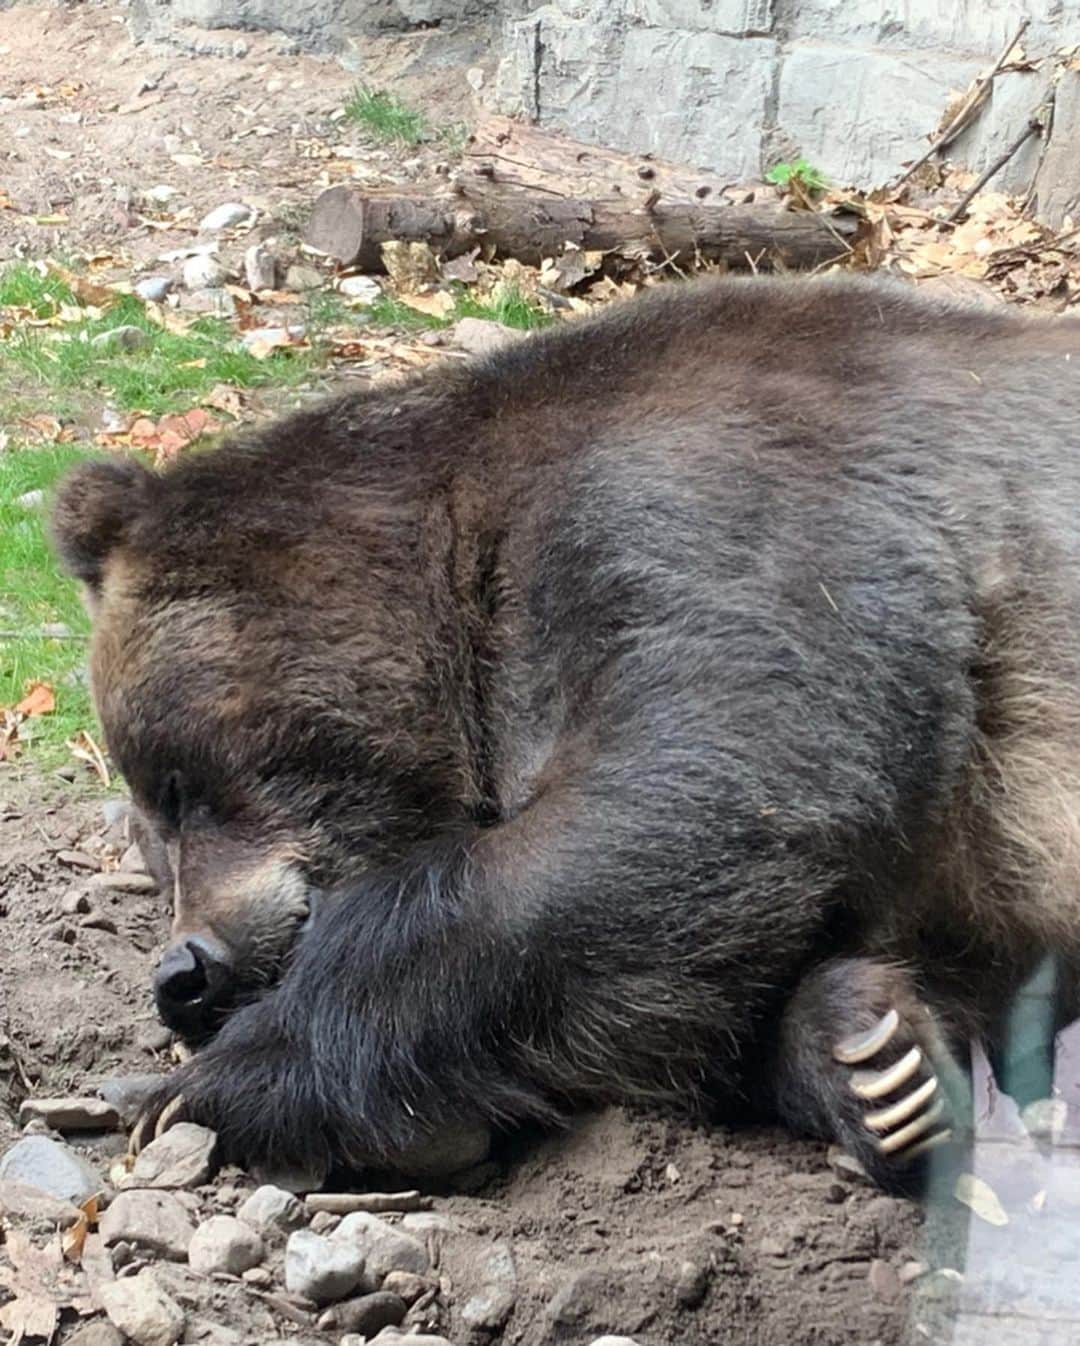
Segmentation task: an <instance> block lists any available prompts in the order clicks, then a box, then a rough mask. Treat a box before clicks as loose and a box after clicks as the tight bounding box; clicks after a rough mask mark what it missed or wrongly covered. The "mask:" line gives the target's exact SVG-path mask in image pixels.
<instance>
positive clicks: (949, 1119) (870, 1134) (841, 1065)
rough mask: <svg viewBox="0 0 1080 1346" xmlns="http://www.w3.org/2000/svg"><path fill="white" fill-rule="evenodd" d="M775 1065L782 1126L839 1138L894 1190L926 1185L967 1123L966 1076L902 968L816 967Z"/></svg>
mask: <svg viewBox="0 0 1080 1346" xmlns="http://www.w3.org/2000/svg"><path fill="white" fill-rule="evenodd" d="M773 1069H774V1080H775V1088H776V1101H777V1108H778V1111H779V1113H780V1116H781V1118H782V1119H783V1120H784V1122H786V1123H787V1125H789V1126H790V1127H791V1128H792V1129H793V1130H796V1131H800V1132H803V1133H809V1134H812V1135H818V1136H822V1137H825V1138H829V1139H835V1140H836V1141H838V1142H839V1143H840V1144H841V1145H842V1146H843V1147H844V1148H845V1149H846V1150H847V1151H848V1152H849V1153H850V1154H851V1155H853V1156H854V1157H855V1158H857V1159H858V1160H859V1161H860V1162H861V1163H862V1164H863V1166H864V1167H865V1168H866V1169H867V1171H868V1172H869V1173H870V1175H871V1177H873V1178H874V1179H875V1180H876V1181H877V1182H878V1183H880V1184H881V1185H882V1186H883V1187H886V1188H890V1189H893V1190H913V1189H915V1188H917V1187H919V1186H920V1185H921V1183H922V1182H923V1181H924V1179H925V1176H926V1172H927V1168H928V1161H929V1159H930V1157H931V1156H933V1155H935V1154H938V1153H940V1152H942V1151H943V1150H945V1149H951V1148H954V1147H955V1143H956V1141H957V1140H958V1139H959V1136H960V1134H961V1132H962V1131H963V1130H964V1129H965V1126H966V1118H965V1113H966V1112H967V1107H968V1105H967V1101H966V1100H967V1095H968V1093H969V1090H968V1088H967V1085H966V1075H965V1072H963V1071H962V1070H961V1069H960V1067H959V1066H958V1064H957V1062H956V1059H955V1057H954V1056H953V1054H952V1051H951V1050H950V1047H949V1045H948V1043H947V1037H946V1031H945V1028H944V1025H943V1024H942V1023H941V1021H940V1019H939V1018H938V1016H936V1015H935V1014H934V1012H933V1011H932V1010H931V1009H930V1008H929V1007H928V1006H927V1005H926V1004H925V1003H924V1002H923V1001H922V999H921V998H920V996H919V994H918V991H917V989H916V987H915V983H914V980H913V978H912V976H911V974H910V973H909V972H908V971H907V969H905V968H904V967H903V966H902V965H898V964H895V963H890V962H887V961H885V960H879V959H875V958H837V959H831V960H829V961H828V962H825V963H822V964H819V965H817V966H816V967H814V968H813V969H812V970H811V971H809V972H808V973H807V974H806V975H805V976H804V977H803V979H802V980H801V982H800V983H799V986H798V987H797V989H796V991H795V993H794V995H793V996H792V998H791V1000H790V1001H789V1002H788V1005H787V1007H786V1009H785V1011H784V1014H783V1017H782V1020H781V1023H780V1026H779V1033H778V1041H777V1050H776V1056H775V1058H774V1062H773Z"/></svg>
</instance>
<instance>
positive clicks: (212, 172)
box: [0, 4, 471, 270]
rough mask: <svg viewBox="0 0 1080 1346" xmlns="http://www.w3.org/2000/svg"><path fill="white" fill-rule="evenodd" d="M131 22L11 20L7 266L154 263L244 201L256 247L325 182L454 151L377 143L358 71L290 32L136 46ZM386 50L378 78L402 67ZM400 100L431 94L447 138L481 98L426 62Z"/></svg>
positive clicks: (60, 17) (1, 97)
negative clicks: (105, 260) (37, 260)
mask: <svg viewBox="0 0 1080 1346" xmlns="http://www.w3.org/2000/svg"><path fill="white" fill-rule="evenodd" d="M126 23H127V10H126V9H125V8H123V7H121V6H118V5H115V4H106V5H90V4H79V5H74V6H72V5H65V6H63V7H59V8H58V7H56V6H48V7H46V6H41V5H17V6H16V7H15V8H13V9H6V10H4V11H3V12H2V13H0V133H2V137H3V142H4V167H3V175H2V178H0V187H2V189H3V190H2V191H0V205H2V204H3V203H5V201H6V208H0V260H3V259H5V258H10V257H13V256H16V255H21V254H23V255H28V256H31V257H40V256H53V257H56V256H63V255H65V254H67V255H71V254H73V253H83V254H86V255H94V254H101V253H103V252H104V253H108V252H115V253H116V254H117V261H118V262H120V261H121V260H122V261H123V262H124V264H125V265H127V264H130V265H132V266H134V267H135V268H136V269H139V268H143V269H145V268H147V267H150V266H151V265H154V264H155V262H154V259H155V258H156V257H157V256H158V255H159V254H160V253H162V252H166V251H168V250H170V249H174V248H177V247H179V246H181V245H183V244H184V243H186V242H189V241H190V240H191V238H192V237H193V235H194V234H195V233H196V226H197V224H198V222H199V220H200V219H201V218H202V217H203V216H204V215H205V214H206V213H207V212H208V211H210V210H211V209H213V208H214V207H216V206H218V205H221V204H222V203H223V202H226V201H237V200H239V201H243V202H246V203H247V204H248V205H250V206H251V207H253V208H254V209H255V210H256V211H257V212H258V216H257V226H256V229H255V231H254V232H253V233H252V234H251V235H250V236H249V237H247V239H246V242H248V243H250V242H252V241H254V239H255V238H257V237H259V236H260V235H261V234H267V233H276V234H287V235H291V236H293V237H295V236H296V234H297V232H298V230H299V228H301V227H302V225H303V223H304V221H305V220H306V218H307V212H308V209H309V208H310V205H311V202H312V201H313V199H314V197H315V196H316V195H317V193H318V192H319V191H320V190H321V188H322V187H324V186H326V185H329V184H331V183H333V182H336V181H340V180H344V179H348V178H351V177H353V176H354V175H356V176H360V177H362V178H363V179H364V181H367V182H372V181H383V180H385V181H387V182H402V181H409V180H411V179H415V178H421V177H426V176H430V175H431V172H432V169H433V167H434V165H436V164H437V163H438V161H439V160H440V159H445V158H446V157H447V147H446V145H445V143H443V141H441V140H440V139H438V138H437V137H436V138H434V139H432V140H431V141H430V142H428V143H423V144H421V145H419V146H416V147H415V148H413V147H410V148H405V149H402V148H400V147H399V148H392V149H388V148H387V147H385V146H381V145H379V144H378V143H377V142H375V141H373V140H371V139H370V137H366V136H365V134H364V132H363V130H362V129H361V128H358V127H356V126H354V125H352V124H351V123H349V122H348V121H347V120H346V119H345V118H344V117H343V116H342V107H343V104H344V103H345V102H346V101H347V99H348V97H349V94H350V91H351V90H352V88H353V86H354V85H355V83H356V76H355V74H350V73H349V72H348V71H346V70H345V69H344V68H343V67H342V66H341V65H340V64H339V63H338V62H336V61H334V60H332V59H330V58H318V57H314V56H308V55H301V54H297V53H295V52H294V51H293V50H292V49H291V44H290V42H289V41H288V40H287V39H284V38H282V37H280V36H278V35H272V34H263V33H250V32H245V33H239V32H237V33H231V32H214V33H209V34H206V35H205V38H206V40H205V41H203V42H196V41H194V40H192V41H191V46H192V48H193V50H191V51H189V52H181V51H178V50H177V49H176V48H174V47H168V46H163V45H157V44H154V43H149V42H148V43H143V44H140V45H136V44H134V43H133V42H132V41H131V39H130V37H129V35H128V30H127V26H126ZM372 55H373V60H374V68H369V67H370V66H371V65H372V61H368V60H366V61H365V78H366V79H369V80H372V79H378V78H379V76H380V66H381V67H384V69H383V71H382V73H383V74H384V75H386V76H387V77H389V76H393V75H394V74H395V71H394V70H393V65H392V57H391V56H390V55H389V54H387V55H386V56H384V57H381V58H380V57H379V56H378V54H377V53H373V54H372ZM395 91H396V92H398V93H399V94H400V96H402V97H404V98H406V99H409V98H412V97H415V98H416V99H417V100H418V104H419V100H421V99H422V100H423V102H422V106H423V108H424V111H425V114H426V115H427V117H428V118H429V120H430V124H431V127H432V128H433V133H434V132H437V131H442V130H447V129H449V128H450V127H451V126H452V125H454V124H455V123H456V122H458V121H460V119H461V118H462V116H463V114H464V112H465V110H466V108H467V106H468V104H469V100H470V98H471V93H470V90H469V86H468V84H467V83H466V81H465V78H464V71H461V72H459V77H458V78H447V74H446V72H445V71H442V70H440V71H437V72H431V71H429V72H428V75H427V77H426V78H425V77H424V76H423V75H422V74H420V73H418V67H417V63H416V62H413V63H412V66H411V72H410V73H409V74H407V75H405V76H404V77H403V78H402V79H399V80H396V81H395ZM153 188H167V189H171V194H169V193H167V192H166V193H159V194H158V199H155V198H154V196H153V195H149V194H150V193H151V189H153ZM162 198H164V199H162ZM178 216H179V217H180V218H179V220H177V217H178ZM157 269H158V270H160V269H161V267H160V266H158V267H157Z"/></svg>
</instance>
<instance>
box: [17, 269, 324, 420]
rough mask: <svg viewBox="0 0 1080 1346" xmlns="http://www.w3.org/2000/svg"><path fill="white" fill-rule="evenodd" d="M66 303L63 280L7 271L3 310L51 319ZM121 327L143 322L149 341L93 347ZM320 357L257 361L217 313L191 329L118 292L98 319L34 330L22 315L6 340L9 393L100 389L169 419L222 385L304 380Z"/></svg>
mask: <svg viewBox="0 0 1080 1346" xmlns="http://www.w3.org/2000/svg"><path fill="white" fill-rule="evenodd" d="M61 304H74V297H73V296H72V295H71V293H70V291H68V290H67V287H66V286H65V285H64V284H63V283H62V282H60V281H58V280H57V279H56V278H55V277H52V276H45V277H42V276H40V275H39V274H38V272H37V271H36V270H35V269H34V268H32V267H30V266H26V265H25V264H22V263H16V264H15V265H13V266H10V267H7V268H6V269H5V270H4V271H3V272H0V310H2V309H3V308H4V307H13V308H16V309H17V308H30V309H31V310H33V311H34V313H36V314H37V315H38V316H39V317H47V316H49V315H51V314H52V313H55V312H57V311H58V310H59V307H60V305H61ZM0 317H2V313H0ZM117 327H135V328H138V329H139V331H140V332H142V333H143V334H144V340H143V342H142V344H141V345H140V346H139V347H138V348H137V349H134V350H122V349H117V348H114V347H110V346H101V345H98V346H95V345H94V344H93V339H94V337H97V336H101V335H102V334H104V333H107V332H110V331H112V330H113V329H115V328H117ZM315 358H316V357H315V355H314V354H313V352H311V351H309V350H298V351H294V352H288V353H286V352H275V353H274V354H273V355H271V356H270V357H269V359H266V360H257V359H256V358H255V357H254V356H253V355H251V354H249V353H248V352H247V351H246V350H244V349H243V348H242V347H240V346H239V345H238V343H237V341H236V338H235V335H234V333H233V332H232V330H231V329H230V328H229V326H228V325H227V324H226V323H224V322H222V321H220V320H218V319H215V318H203V319H200V320H198V321H197V322H196V323H194V324H193V326H192V327H191V328H190V329H189V330H188V331H187V332H174V331H169V330H168V329H166V328H162V327H159V326H158V325H157V324H156V323H155V322H154V321H153V320H152V319H151V318H150V317H149V316H148V315H147V312H146V309H145V307H144V306H143V304H142V302H141V301H140V300H138V299H136V298H134V297H131V296H118V297H117V300H116V302H115V303H114V304H112V305H110V306H109V308H108V309H106V310H105V311H104V312H103V313H102V314H101V315H100V316H99V317H91V316H86V317H83V318H81V319H79V320H76V321H74V322H71V323H65V324H64V325H63V326H61V327H30V326H27V325H25V324H24V323H20V322H19V321H18V315H17V314H16V322H15V330H14V331H13V332H12V333H11V334H10V335H9V336H8V338H7V340H6V341H0V391H5V392H12V393H15V394H17V395H18V398H19V401H20V402H21V403H23V404H25V403H26V401H27V399H28V398H32V396H33V395H34V394H35V393H40V395H41V396H42V398H43V399H44V398H46V397H48V398H50V399H51V406H52V407H53V408H54V409H55V399H56V397H57V396H59V398H60V399H61V401H62V402H65V399H66V398H67V397H68V396H69V395H70V394H72V393H73V392H78V393H79V394H81V395H83V396H85V395H87V394H92V395H96V396H97V397H98V398H99V399H100V400H102V401H105V402H107V403H108V404H109V405H110V406H113V407H115V408H116V409H117V410H120V411H144V412H146V413H147V414H149V415H160V414H161V413H163V412H168V411H180V410H185V409H187V408H188V407H191V406H193V405H195V404H196V403H197V402H198V401H199V399H200V397H202V396H204V395H205V394H206V393H208V392H209V391H210V390H211V389H212V388H213V387H215V386H216V385H217V384H219V383H230V384H233V385H235V386H237V387H241V388H257V387H265V386H267V385H271V384H273V385H282V384H285V385H291V384H294V383H299V382H301V381H302V380H303V379H304V378H305V377H306V376H307V375H308V374H309V373H310V370H311V366H312V363H313V361H314V359H315Z"/></svg>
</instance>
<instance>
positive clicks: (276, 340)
mask: <svg viewBox="0 0 1080 1346" xmlns="http://www.w3.org/2000/svg"><path fill="white" fill-rule="evenodd" d="M306 332H307V328H306V327H305V326H304V324H303V323H293V324H292V325H291V326H289V327H249V328H248V329H247V331H246V332H241V334H240V340H241V341H242V342H243V344H244V346H246V347H247V348H248V349H249V350H250V349H251V347H252V346H269V347H270V348H271V349H273V348H274V347H275V346H291V345H294V344H295V343H297V342H299V341H303V339H304V336H305V334H306ZM316 1185H317V1186H321V1185H322V1184H321V1182H320V1183H318V1184H316ZM304 1190H307V1189H306V1188H305V1189H304Z"/></svg>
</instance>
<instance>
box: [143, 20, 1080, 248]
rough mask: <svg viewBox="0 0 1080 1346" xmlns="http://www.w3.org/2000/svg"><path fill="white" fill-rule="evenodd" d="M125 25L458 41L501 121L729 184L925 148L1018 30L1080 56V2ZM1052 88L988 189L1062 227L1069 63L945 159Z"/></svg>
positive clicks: (1034, 76) (1032, 52)
mask: <svg viewBox="0 0 1080 1346" xmlns="http://www.w3.org/2000/svg"><path fill="white" fill-rule="evenodd" d="M133 13H134V22H135V24H136V27H137V29H138V27H139V26H140V25H141V28H142V31H144V32H146V33H147V34H149V35H152V36H158V37H160V36H165V35H168V33H169V32H170V31H175V29H176V28H177V27H178V26H180V25H182V24H184V23H195V24H199V25H202V26H229V27H241V28H242V27H266V28H277V29H280V30H282V31H285V32H288V33H290V34H293V35H295V36H296V37H297V38H298V39H299V40H300V41H302V42H303V43H304V44H305V45H307V46H323V47H326V48H328V49H333V48H334V47H340V46H341V45H342V43H343V42H348V41H351V42H352V43H353V46H354V48H355V44H356V41H357V39H361V40H362V38H363V37H364V35H373V34H376V33H382V34H386V33H387V32H388V31H410V30H411V31H413V32H415V31H416V29H418V28H423V29H427V30H429V37H430V39H431V40H430V41H429V43H428V50H429V51H431V52H432V53H435V52H436V51H437V50H438V46H439V44H440V43H446V44H455V43H456V44H457V45H456V47H455V50H464V49H463V48H462V47H461V36H462V32H463V30H465V29H468V30H469V32H470V33H471V34H472V38H473V49H474V50H475V51H476V53H477V56H478V59H479V60H480V62H481V63H482V64H484V65H485V66H486V67H487V71H488V75H489V78H488V79H487V80H486V82H485V85H484V88H483V94H482V97H483V98H484V99H485V101H486V102H488V104H489V105H491V106H494V107H496V108H497V109H498V110H500V111H503V112H510V113H521V114H524V115H526V116H528V117H530V118H532V119H534V120H536V121H538V122H539V123H540V124H542V125H545V126H551V127H554V128H559V129H562V130H565V131H568V132H569V133H571V134H572V135H575V136H577V137H579V138H580V139H582V140H586V141H595V142H599V143H605V144H609V145H612V146H615V147H617V148H626V149H636V150H652V151H653V152H655V153H657V154H660V155H663V156H665V157H668V158H672V159H677V160H680V161H683V162H687V163H690V164H694V165H697V166H700V167H707V168H710V169H712V170H714V171H716V172H719V173H722V174H726V175H730V177H731V178H732V180H733V181H735V180H740V179H747V178H753V177H756V176H758V175H759V174H760V173H761V172H762V171H763V170H764V169H766V168H767V167H768V166H769V165H771V164H772V163H775V162H777V161H779V160H781V159H791V158H794V157H797V156H799V155H802V156H804V157H805V158H807V159H808V160H810V161H811V162H812V163H813V164H814V165H815V166H816V167H818V168H820V169H821V170H822V171H824V172H825V173H826V174H827V175H828V176H829V178H831V179H832V180H834V181H836V182H839V183H844V184H850V185H853V186H858V187H870V186H873V185H876V184H878V183H880V182H883V181H885V180H886V179H887V178H889V177H890V176H891V175H893V174H894V173H896V172H897V170H898V168H899V166H900V165H901V164H902V163H903V162H904V161H905V160H910V159H912V158H913V157H915V156H916V155H917V154H919V153H920V152H921V150H922V149H923V148H924V147H925V145H926V143H927V142H926V137H927V135H928V133H929V132H931V131H932V130H933V129H934V128H935V127H936V126H937V124H938V122H939V121H940V119H941V116H942V113H943V112H944V110H945V108H946V106H947V105H948V103H949V100H950V96H951V95H953V94H955V93H957V92H958V91H960V90H963V89H964V88H965V87H966V86H967V85H968V83H969V82H970V81H971V80H972V79H973V78H974V76H975V75H977V74H978V73H979V71H980V70H984V69H986V68H987V67H988V66H989V65H990V64H992V62H993V61H994V59H995V58H996V56H997V55H998V53H999V51H1000V50H1001V48H1002V47H1003V46H1004V44H1005V42H1006V41H1007V40H1008V38H1009V37H1010V36H1011V35H1012V34H1013V33H1014V32H1015V31H1016V28H1017V26H1018V24H1019V22H1020V20H1021V19H1022V18H1025V17H1026V18H1028V19H1029V20H1030V28H1029V29H1028V32H1027V34H1026V36H1025V38H1024V48H1025V50H1026V52H1027V54H1028V56H1029V57H1031V58H1039V57H1049V56H1050V54H1051V53H1053V52H1055V51H1060V50H1061V49H1064V48H1068V47H1070V46H1072V45H1074V44H1080V0H547V3H543V4H537V3H535V2H534V0H134V5H133ZM361 51H362V47H361ZM448 52H449V47H448ZM361 69H362V64H361ZM462 78H464V71H462ZM1055 84H1056V95H1057V96H1056V106H1055V116H1054V130H1053V134H1052V137H1051V139H1050V142H1049V144H1048V146H1047V147H1046V152H1045V154H1044V153H1043V150H1044V147H1043V145H1042V144H1041V142H1039V141H1038V140H1036V139H1034V138H1033V139H1032V140H1030V141H1029V142H1028V143H1027V145H1026V146H1025V147H1024V148H1023V149H1022V150H1021V151H1020V153H1019V154H1017V155H1016V156H1015V157H1014V158H1013V159H1012V160H1011V161H1010V163H1009V164H1008V165H1007V166H1006V167H1005V168H1004V169H1003V170H1002V172H1001V173H1000V175H999V176H998V177H997V178H996V179H995V185H998V186H1000V187H1002V188H1004V189H1007V190H1011V191H1027V190H1028V189H1029V188H1033V189H1034V190H1035V192H1036V196H1037V201H1038V205H1039V209H1040V212H1041V213H1042V214H1044V215H1045V216H1046V217H1047V218H1049V219H1050V220H1051V222H1053V223H1060V221H1061V220H1062V219H1063V218H1064V217H1065V215H1067V214H1071V213H1073V212H1077V211H1080V152H1078V148H1080V71H1077V70H1072V69H1064V70H1063V69H1062V68H1061V66H1060V64H1055V62H1053V61H1051V60H1049V59H1045V60H1042V61H1040V62H1039V63H1038V64H1035V65H1033V68H1030V69H1022V70H1010V71H1007V72H1006V73H1004V74H1002V75H1001V76H1000V77H999V78H998V80H997V81H996V82H995V85H994V89H993V93H992V96H991V99H990V101H989V103H988V104H987V106H986V107H985V108H984V109H983V111H982V113H981V115H980V117H979V118H978V121H977V123H976V124H975V126H974V127H973V128H972V129H971V130H970V131H968V132H967V133H965V135H964V136H963V137H961V138H960V139H959V140H958V141H957V142H956V144H955V146H954V147H953V149H952V151H951V157H953V158H954V159H957V160H959V161H960V162H963V163H965V164H966V165H967V166H969V167H971V168H973V169H976V170H978V169H981V168H983V167H984V166H986V165H987V164H988V163H990V162H992V161H993V159H994V158H996V157H997V155H998V154H1000V153H1001V151H1002V150H1003V149H1004V148H1005V147H1006V146H1007V145H1008V144H1010V143H1011V142H1012V140H1014V139H1015V138H1016V136H1017V135H1019V133H1020V132H1021V131H1022V130H1023V128H1024V126H1025V124H1026V122H1027V119H1028V118H1029V117H1030V116H1031V115H1032V113H1033V112H1034V111H1035V109H1036V108H1038V107H1039V106H1040V104H1042V103H1043V102H1044V100H1045V99H1046V98H1047V96H1048V95H1049V93H1050V90H1051V86H1052V85H1055ZM1040 159H1042V166H1041V169H1040V167H1039V165H1040ZM1036 178H1037V180H1036Z"/></svg>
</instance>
